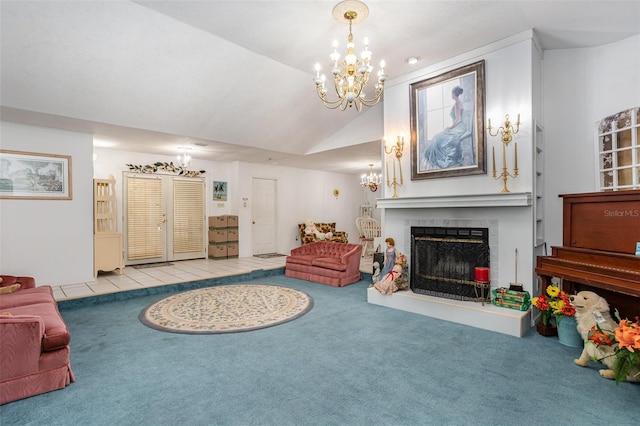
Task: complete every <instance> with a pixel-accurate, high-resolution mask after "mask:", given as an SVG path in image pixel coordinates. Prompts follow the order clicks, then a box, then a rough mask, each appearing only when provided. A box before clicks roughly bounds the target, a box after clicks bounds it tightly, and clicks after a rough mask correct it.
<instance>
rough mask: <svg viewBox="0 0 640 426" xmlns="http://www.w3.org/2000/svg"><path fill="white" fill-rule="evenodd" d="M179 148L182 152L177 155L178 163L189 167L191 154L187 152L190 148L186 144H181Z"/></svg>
mask: <svg viewBox="0 0 640 426" xmlns="http://www.w3.org/2000/svg"><path fill="white" fill-rule="evenodd" d="M179 149H182V154H181V155H178V164H180V165H181V166H182V167H189V166H190V165H191V156H190V155H189V154H188V152H189V151H191V148H189V147H188V146H181V147H179Z"/></svg>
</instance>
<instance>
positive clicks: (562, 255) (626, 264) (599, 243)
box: [535, 190, 640, 319]
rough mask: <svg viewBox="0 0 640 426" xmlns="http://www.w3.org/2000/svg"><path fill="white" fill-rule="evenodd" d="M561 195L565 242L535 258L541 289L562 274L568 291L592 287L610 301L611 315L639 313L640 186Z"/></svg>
mask: <svg viewBox="0 0 640 426" xmlns="http://www.w3.org/2000/svg"><path fill="white" fill-rule="evenodd" d="M560 197H562V204H563V209H562V210H563V212H562V215H563V217H562V228H563V229H562V244H563V245H562V246H561V247H552V248H551V256H538V258H537V262H536V269H535V271H536V274H538V276H539V277H540V278H541V279H542V288H546V286H548V285H549V284H550V283H551V278H552V277H557V278H561V279H562V287H563V290H565V291H567V292H568V293H570V294H575V293H577V292H579V291H582V290H589V291H593V292H595V293H597V294H598V295H600V296H602V297H604V298H605V299H607V302H609V306H610V307H611V313H612V314H613V312H614V310H615V309H616V308H617V309H618V311H619V312H620V315H621V317H622V318H629V319H632V318H635V317H636V316H637V315H640V256H636V255H635V253H636V244H637V243H640V190H630V191H616V192H594V193H583V194H566V195H560Z"/></svg>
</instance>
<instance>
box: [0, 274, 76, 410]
mask: <svg viewBox="0 0 640 426" xmlns="http://www.w3.org/2000/svg"><path fill="white" fill-rule="evenodd" d="M0 277H1V278H2V282H1V283H0V287H9V286H11V285H13V284H16V283H18V284H20V289H18V290H17V291H14V292H12V293H7V294H0V340H1V341H2V344H0V362H1V363H2V368H0V405H2V404H6V403H8V402H12V401H16V400H18V399H22V398H26V397H29V396H33V395H38V394H41V393H45V392H50V391H53V390H56V389H62V388H64V387H65V386H67V385H68V384H69V383H71V382H73V381H75V378H74V376H73V372H72V371H71V364H70V361H69V341H70V335H69V330H68V329H67V326H66V324H65V323H64V321H63V319H62V316H61V315H60V312H59V311H58V304H57V303H56V301H55V299H54V297H53V290H52V289H51V287H50V286H40V287H36V283H35V280H34V279H33V278H31V277H14V276H10V275H0Z"/></svg>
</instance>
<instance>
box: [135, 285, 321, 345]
mask: <svg viewBox="0 0 640 426" xmlns="http://www.w3.org/2000/svg"><path fill="white" fill-rule="evenodd" d="M257 286H260V287H276V288H283V289H287V290H292V291H295V292H298V293H301V294H303V295H304V296H305V297H306V298H307V300H308V303H307V306H306V307H305V308H304V309H303V310H302V311H300V312H298V313H296V314H295V315H292V316H291V317H288V318H284V319H282V320H280V321H276V322H273V323H269V324H266V325H258V326H255V327H247V328H242V329H234V330H182V329H172V328H167V327H163V326H161V325H157V324H154V323H152V322H150V321H149V320H147V318H146V313H147V310H148V309H150V308H151V307H153V306H154V305H156V304H157V303H159V302H161V301H163V300H165V299H168V298H172V297H175V296H177V295H180V294H183V293H190V292H195V291H202V290H206V289H211V288H221V287H257ZM313 305H314V301H313V298H312V297H311V296H310V295H309V294H308V293H306V292H304V291H302V290H298V289H296V288H292V287H285V286H281V285H273V284H223V285H213V286H208V287H201V288H197V289H192V290H186V291H181V292H178V293H175V294H172V295H170V296H164V297H162V298H160V299H158V300H156V301H154V302H153V303H151V304H149V305H147V306H146V307H145V308H144V309H142V311H141V312H140V314H139V315H138V319H139V320H140V322H141V323H142V324H144V325H146V326H147V327H149V328H152V329H154V330H158V331H164V332H166V333H177V334H230V333H243V332H246V331H254V330H260V329H263V328H270V327H274V326H276V325H280V324H285V323H287V322H290V321H293V320H295V319H298V318H300V317H301V316H303V315H304V314H306V313H307V312H309V311H310V310H311V309H313Z"/></svg>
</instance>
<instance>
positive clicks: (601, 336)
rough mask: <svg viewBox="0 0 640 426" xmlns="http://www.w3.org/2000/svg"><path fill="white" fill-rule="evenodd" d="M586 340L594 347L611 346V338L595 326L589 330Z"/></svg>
mask: <svg viewBox="0 0 640 426" xmlns="http://www.w3.org/2000/svg"><path fill="white" fill-rule="evenodd" d="M588 340H590V341H592V342H593V343H595V344H596V346H600V345H607V346H612V345H613V339H612V338H611V336H610V335H609V334H607V333H605V332H604V331H602V330H600V329H598V328H597V327H595V326H594V327H592V328H591V330H589V335H588Z"/></svg>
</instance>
